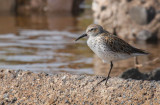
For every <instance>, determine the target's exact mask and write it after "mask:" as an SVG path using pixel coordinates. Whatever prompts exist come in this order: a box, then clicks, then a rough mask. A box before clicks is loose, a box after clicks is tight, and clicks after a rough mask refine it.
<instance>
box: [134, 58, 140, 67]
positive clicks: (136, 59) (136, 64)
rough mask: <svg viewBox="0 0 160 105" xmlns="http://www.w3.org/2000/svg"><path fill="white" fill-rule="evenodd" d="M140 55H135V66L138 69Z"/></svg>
mask: <svg viewBox="0 0 160 105" xmlns="http://www.w3.org/2000/svg"><path fill="white" fill-rule="evenodd" d="M138 64H139V63H138V57H137V56H135V57H134V65H135V67H136V69H138Z"/></svg>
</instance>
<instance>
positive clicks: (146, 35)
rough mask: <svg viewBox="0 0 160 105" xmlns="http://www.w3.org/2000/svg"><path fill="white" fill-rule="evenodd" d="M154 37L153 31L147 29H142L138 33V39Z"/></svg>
mask: <svg viewBox="0 0 160 105" xmlns="http://www.w3.org/2000/svg"><path fill="white" fill-rule="evenodd" d="M151 37H152V33H151V32H149V31H147V30H141V31H140V32H139V33H138V34H137V39H138V40H144V41H145V40H148V39H149V38H151Z"/></svg>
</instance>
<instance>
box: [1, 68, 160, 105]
mask: <svg viewBox="0 0 160 105" xmlns="http://www.w3.org/2000/svg"><path fill="white" fill-rule="evenodd" d="M100 80H102V78H101V77H96V76H87V75H73V74H68V73H59V74H53V75H48V74H46V73H38V74H36V73H32V72H30V71H12V70H0V104H1V105H8V104H15V105H17V104H32V105H33V104H35V105H51V104H53V105H54V104H55V105H105V104H109V105H115V104H117V105H119V104H127V105H131V104H134V105H137V104H141V105H148V104H151V105H158V104H160V83H159V81H157V82H156V81H146V80H133V79H127V80H125V79H121V78H110V79H109V81H108V84H107V86H105V85H104V83H102V84H100V85H99V86H97V87H96V88H95V89H94V91H91V89H92V87H93V86H95V85H96V84H97V82H99V81H100Z"/></svg>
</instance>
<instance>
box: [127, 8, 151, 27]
mask: <svg viewBox="0 0 160 105" xmlns="http://www.w3.org/2000/svg"><path fill="white" fill-rule="evenodd" d="M129 15H130V17H131V18H132V20H134V21H135V22H136V23H138V24H142V25H144V24H147V23H148V21H147V20H148V19H147V10H146V8H144V7H141V6H135V7H132V8H131V9H130V10H129Z"/></svg>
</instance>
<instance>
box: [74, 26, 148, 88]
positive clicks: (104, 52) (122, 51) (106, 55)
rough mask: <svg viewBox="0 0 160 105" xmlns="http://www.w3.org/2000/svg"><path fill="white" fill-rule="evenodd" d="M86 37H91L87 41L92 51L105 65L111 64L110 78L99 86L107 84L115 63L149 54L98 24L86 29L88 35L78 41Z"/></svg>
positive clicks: (85, 34) (105, 79)
mask: <svg viewBox="0 0 160 105" xmlns="http://www.w3.org/2000/svg"><path fill="white" fill-rule="evenodd" d="M85 36H88V37H89V38H88V40H87V45H88V46H89V47H90V49H91V50H92V51H93V52H94V53H95V54H96V55H97V56H98V57H99V58H101V59H102V61H103V62H104V63H105V62H106V63H110V70H109V73H108V76H107V77H106V78H104V79H103V80H102V81H100V82H99V83H97V85H98V84H100V83H101V82H103V81H106V83H105V84H107V81H108V79H109V75H110V73H111V70H112V67H113V62H114V61H118V60H122V59H127V58H130V57H135V56H139V55H147V54H148V53H147V52H145V51H143V50H141V49H138V48H135V47H133V46H131V45H130V44H128V43H127V42H125V41H124V40H122V39H120V38H119V37H117V36H116V35H113V34H111V33H109V32H108V31H106V30H104V29H103V27H102V26H100V25H97V24H91V25H89V26H88V27H87V29H86V33H84V34H83V35H81V36H80V37H78V38H77V39H76V41H77V40H79V39H81V38H83V37H85Z"/></svg>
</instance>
